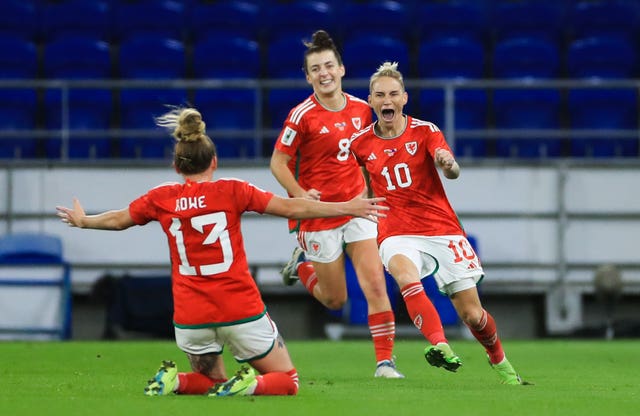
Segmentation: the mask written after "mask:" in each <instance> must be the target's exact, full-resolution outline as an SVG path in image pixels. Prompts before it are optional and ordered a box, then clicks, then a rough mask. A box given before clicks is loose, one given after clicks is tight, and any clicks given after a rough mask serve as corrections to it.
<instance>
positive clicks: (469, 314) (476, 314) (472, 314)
mask: <svg viewBox="0 0 640 416" xmlns="http://www.w3.org/2000/svg"><path fill="white" fill-rule="evenodd" d="M460 319H462V322H464V323H465V324H466V325H467V326H468V327H470V328H477V327H478V326H480V325H481V324H482V308H480V309H478V308H468V309H462V310H461V311H460Z"/></svg>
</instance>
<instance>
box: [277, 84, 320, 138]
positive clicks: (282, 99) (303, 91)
mask: <svg viewBox="0 0 640 416" xmlns="http://www.w3.org/2000/svg"><path fill="white" fill-rule="evenodd" d="M309 95H311V91H310V90H309V89H307V88H281V89H273V90H270V91H269V92H268V93H267V118H268V119H269V120H270V121H271V127H272V128H274V129H281V128H282V125H283V124H284V121H285V120H286V118H287V116H288V115H289V111H291V109H292V108H293V107H295V106H296V105H298V104H300V103H301V102H302V101H303V100H305V99H306V98H307V97H309ZM274 139H275V137H274Z"/></svg>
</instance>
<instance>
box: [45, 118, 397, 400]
mask: <svg viewBox="0 0 640 416" xmlns="http://www.w3.org/2000/svg"><path fill="white" fill-rule="evenodd" d="M157 124H158V125H160V126H163V127H167V128H169V129H171V130H172V132H173V136H174V137H175V139H176V143H175V147H174V166H175V169H176V171H177V172H178V173H179V174H180V175H182V176H183V179H184V181H183V182H171V183H164V184H161V185H159V186H157V187H155V188H153V189H151V190H150V191H148V192H147V193H146V194H144V195H142V196H140V197H139V198H137V199H135V200H134V201H133V202H131V203H130V204H129V206H128V207H126V208H122V209H120V210H113V211H106V212H103V213H101V214H97V215H86V214H85V212H84V210H83V208H82V206H81V205H80V202H79V201H78V200H77V199H76V200H74V203H73V208H66V207H62V206H58V207H57V211H58V216H59V217H60V218H61V220H62V222H64V223H66V224H68V225H69V226H72V227H78V228H93V229H101V230H124V229H127V228H129V227H132V226H134V225H144V224H147V223H148V222H150V221H158V222H159V223H160V225H161V226H162V230H163V231H164V233H165V234H166V236H167V242H168V245H169V253H170V258H171V279H172V291H173V303H174V314H173V322H174V326H175V336H176V343H177V345H178V347H179V348H180V349H181V350H182V351H184V352H185V353H186V355H187V357H188V358H189V361H190V363H191V369H192V372H189V373H178V369H177V367H176V364H175V362H173V361H163V362H162V365H161V367H160V369H159V370H158V372H157V373H156V375H155V376H154V377H153V378H152V379H151V380H150V381H149V383H148V385H147V387H146V388H145V394H147V395H150V396H156V395H167V394H173V393H179V394H204V393H207V392H208V393H209V395H210V396H231V395H295V394H296V393H297V391H298V373H297V371H296V369H295V367H294V366H293V363H292V361H291V358H290V356H289V353H288V351H287V347H286V346H285V343H284V341H283V339H282V337H281V336H280V335H279V333H278V328H277V326H276V324H275V323H274V322H273V320H271V318H270V317H269V314H268V313H267V310H266V307H265V304H264V302H263V300H262V298H261V296H260V292H259V291H258V287H257V286H256V283H255V280H254V279H253V277H252V276H251V274H250V272H249V267H248V263H247V256H246V253H245V250H244V244H243V239H242V232H241V224H240V218H241V215H242V214H243V213H244V212H246V211H255V212H258V213H260V214H263V213H267V214H272V215H278V216H281V217H287V218H311V217H330V216H342V215H354V216H357V217H363V218H368V219H369V220H371V221H374V222H375V221H376V220H377V217H378V216H382V215H384V213H382V212H380V211H382V210H384V209H386V208H384V207H380V206H379V205H377V203H378V202H380V201H381V200H382V199H362V198H359V197H358V198H354V199H352V200H351V201H348V202H341V203H337V202H336V203H327V202H319V201H311V200H308V199H304V198H295V199H289V198H281V197H279V196H276V195H273V194H272V193H270V192H267V191H264V190H262V189H259V188H257V187H255V186H253V185H251V184H250V183H248V182H245V181H241V180H238V179H217V180H213V172H214V171H215V170H216V168H217V157H216V151H215V146H214V144H213V142H212V140H211V139H210V138H209V137H208V136H207V135H206V133H205V123H204V122H203V120H202V116H201V114H200V113H199V112H198V111H197V110H196V109H193V108H182V109H181V108H178V109H175V110H173V111H171V112H169V113H167V114H165V115H164V116H162V117H160V118H158V120H157ZM225 346H226V347H227V348H228V350H229V351H230V352H231V353H232V354H233V356H234V358H235V359H236V360H237V361H238V362H248V363H249V364H250V365H251V367H252V368H248V367H243V368H242V369H241V370H240V371H238V373H237V374H236V375H235V376H234V377H232V378H231V379H228V380H227V377H226V374H225V369H224V365H223V360H222V356H221V354H222V351H223V348H224V347H225ZM253 369H255V370H257V371H258V372H259V373H260V375H257V376H256V374H255V372H254V371H253Z"/></svg>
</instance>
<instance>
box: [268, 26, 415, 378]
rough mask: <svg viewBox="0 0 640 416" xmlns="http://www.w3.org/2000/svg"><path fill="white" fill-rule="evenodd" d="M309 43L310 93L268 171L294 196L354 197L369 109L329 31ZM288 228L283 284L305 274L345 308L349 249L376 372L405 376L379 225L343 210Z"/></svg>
mask: <svg viewBox="0 0 640 416" xmlns="http://www.w3.org/2000/svg"><path fill="white" fill-rule="evenodd" d="M305 45H306V47H307V50H306V51H305V53H304V65H303V70H304V73H305V76H306V79H307V82H308V83H309V84H310V85H311V86H312V87H313V94H311V95H310V96H309V98H307V99H306V100H304V101H303V102H302V103H300V104H298V105H297V106H295V107H294V108H293V109H292V110H291V111H290V112H289V115H288V117H287V119H286V120H285V122H284V126H283V129H282V131H281V133H280V136H279V137H278V140H277V142H276V144H275V148H274V150H273V154H272V156H271V171H272V173H273V175H274V176H275V178H276V179H277V180H278V182H279V183H280V184H281V185H282V186H283V187H284V188H285V189H286V190H287V193H288V194H289V195H290V196H293V197H299V198H306V199H311V200H322V201H345V200H349V199H351V198H353V197H355V196H356V195H361V194H363V193H364V192H366V184H365V180H364V176H363V173H362V171H361V169H360V167H359V166H358V164H357V163H356V161H355V159H354V158H353V156H352V155H351V152H350V151H349V138H350V137H351V135H352V134H353V133H354V132H356V131H358V130H360V129H361V128H362V127H364V126H366V125H367V124H369V123H370V122H371V116H372V114H371V108H369V105H368V104H367V103H366V102H365V101H363V100H361V99H359V98H356V97H354V96H352V95H350V94H347V93H345V92H343V91H342V77H344V75H345V67H344V65H343V62H342V58H341V56H340V53H338V50H337V49H336V46H335V44H334V43H333V40H332V39H331V37H330V36H329V34H328V33H327V32H325V31H323V30H319V31H317V32H315V33H314V34H313V36H312V40H311V42H306V43H305ZM289 229H290V231H291V232H297V237H298V245H299V247H296V249H295V250H294V251H293V255H292V257H291V260H290V261H289V263H288V264H287V265H286V266H285V267H284V268H283V270H282V276H283V280H284V283H285V284H287V285H292V284H294V283H295V282H296V281H298V280H300V281H301V282H302V283H303V284H304V286H305V288H306V289H307V290H308V291H309V293H310V294H311V295H312V296H313V297H315V298H316V299H317V300H318V301H320V303H322V304H323V305H324V306H325V307H327V308H329V309H334V310H337V309H340V308H342V307H343V306H344V304H345V302H346V301H347V285H346V276H345V261H344V251H346V253H347V255H348V256H349V257H350V258H351V261H352V263H353V267H354V269H355V272H356V275H357V279H358V283H359V284H360V287H361V288H362V291H363V293H364V296H365V298H366V300H367V314H368V317H367V320H368V324H369V330H370V332H371V337H372V339H373V345H374V350H375V358H376V370H375V373H374V376H375V377H384V378H403V377H404V376H403V375H402V374H401V373H400V372H399V371H398V370H397V369H396V366H395V362H394V359H393V345H394V339H395V316H394V314H393V310H392V309H391V302H390V301H389V296H388V294H387V287H386V280H385V276H384V270H383V268H382V263H381V262H380V259H379V256H378V254H377V246H376V240H375V238H376V226H375V224H374V223H372V222H370V221H366V220H363V219H361V218H353V217H349V216H343V217H339V218H329V219H309V220H304V221H298V222H294V221H290V222H289Z"/></svg>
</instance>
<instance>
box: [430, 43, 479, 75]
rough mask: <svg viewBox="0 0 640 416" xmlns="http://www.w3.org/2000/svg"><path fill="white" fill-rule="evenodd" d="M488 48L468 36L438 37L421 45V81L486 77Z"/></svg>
mask: <svg viewBox="0 0 640 416" xmlns="http://www.w3.org/2000/svg"><path fill="white" fill-rule="evenodd" d="M484 73H485V49H484V46H483V44H482V43H480V42H478V41H475V40H471V39H468V38H464V37H438V38H435V39H429V40H425V41H422V42H420V44H419V46H418V76H419V77H420V78H482V77H484Z"/></svg>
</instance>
